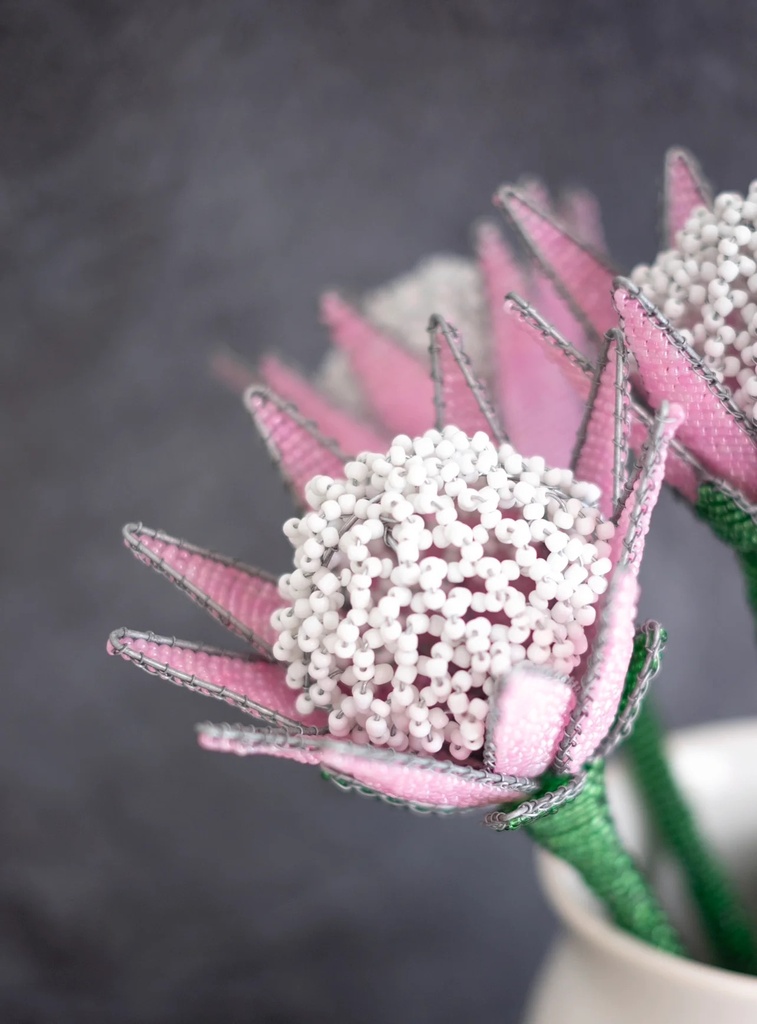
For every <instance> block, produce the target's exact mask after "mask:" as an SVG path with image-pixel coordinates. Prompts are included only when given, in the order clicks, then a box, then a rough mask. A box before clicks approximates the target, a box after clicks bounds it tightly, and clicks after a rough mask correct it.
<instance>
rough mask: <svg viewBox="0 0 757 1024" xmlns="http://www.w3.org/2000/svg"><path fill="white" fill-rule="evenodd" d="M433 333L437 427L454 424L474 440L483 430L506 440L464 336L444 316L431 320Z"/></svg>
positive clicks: (498, 439)
mask: <svg viewBox="0 0 757 1024" xmlns="http://www.w3.org/2000/svg"><path fill="white" fill-rule="evenodd" d="M429 333H430V335H431V374H432V377H433V380H434V385H435V387H434V405H435V407H436V426H437V428H438V429H440V430H441V429H442V427H445V426H448V425H452V426H455V427H458V428H459V429H460V430H464V431H465V433H466V434H468V435H469V436H470V437H472V436H473V435H474V434H475V433H476V432H477V431H479V430H482V431H484V433H486V434H488V435H489V436H490V437H493V438H494V439H495V440H497V441H500V442H501V441H503V440H504V437H505V435H504V431H503V429H502V426H501V425H500V423H499V421H498V419H497V414H496V413H495V411H494V408H493V406H492V404H491V402H490V400H489V396H488V394H487V392H486V388H485V387H484V385H483V384H481V383H480V381H478V380H477V378H476V375H475V372H474V370H473V367H472V365H471V362H470V360H469V359H468V357H467V355H466V354H465V351H464V349H463V345H462V342H461V340H460V335H459V334H458V333H457V331H456V330H455V328H454V327H452V326H451V325H450V324H448V323H447V322H446V321H445V320H444V319H442V317H440V316H433V317H432V318H431V322H430V324H429Z"/></svg>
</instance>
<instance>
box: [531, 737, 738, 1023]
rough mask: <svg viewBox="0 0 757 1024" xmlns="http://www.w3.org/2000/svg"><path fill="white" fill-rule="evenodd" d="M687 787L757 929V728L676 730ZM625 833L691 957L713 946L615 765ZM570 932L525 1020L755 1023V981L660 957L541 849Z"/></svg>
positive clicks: (555, 902)
mask: <svg viewBox="0 0 757 1024" xmlns="http://www.w3.org/2000/svg"><path fill="white" fill-rule="evenodd" d="M668 749H669V752H670V757H671V762H672V765H673V769H674V771H675V774H676V776H677V778H678V780H679V783H680V785H681V788H682V789H683V791H684V793H685V795H686V797H687V798H688V800H689V801H690V806H691V807H692V809H693V810H694V812H695V814H696V817H697V820H698V821H699V823H700V825H701V827H702V829H703V831H704V833H705V834H706V835H707V837H708V839H709V840H710V841H711V843H712V846H713V848H714V849H715V850H717V852H718V853H719V854H720V856H721V857H722V860H723V863H724V864H725V866H726V868H727V870H728V871H729V872H730V874H731V877H732V879H733V880H734V881H735V883H736V884H737V885H738V887H739V889H740V892H741V893H742V895H743V898H744V901H745V904H746V905H747V906H748V907H749V909H750V911H751V913H752V916H753V918H754V920H755V922H757V720H754V719H752V720H745V721H738V722H726V723H718V724H716V725H708V726H704V727H700V728H696V729H687V730H685V731H682V732H679V733H675V734H674V735H673V736H672V737H671V739H670V741H669V747H668ZM608 789H609V793H610V802H611V804H612V808H613V812H614V814H615V817H616V820H617V822H618V827H619V829H620V831H621V833H622V835H623V838H624V839H625V841H626V843H627V845H628V847H629V849H630V850H631V851H632V852H633V853H634V855H635V856H636V857H637V859H638V860H639V861H640V862H641V863H642V864H643V865H644V866H645V868H646V869H647V871H648V872H649V874H650V876H651V878H652V880H653V883H654V885H655V888H656V890H657V892H658V894H659V895H660V897H661V899H662V902H663V903H664V905H665V907H666V908H667V909H668V911H669V913H670V916H671V918H672V919H673V920H674V922H675V923H676V925H678V927H679V928H680V929H681V932H682V934H684V935H685V937H686V940H687V942H688V944H689V946H690V948H692V949H693V950H695V951H696V952H697V953H699V954H701V953H702V951H703V950H704V948H705V947H704V944H703V942H702V939H701V935H700V934H699V932H698V929H697V926H696V923H695V918H694V915H693V913H692V909H691V907H690V905H689V904H688V901H687V899H686V897H685V895H684V893H683V891H682V886H681V885H680V883H679V880H678V876H677V874H676V873H675V872H674V870H673V868H672V865H671V864H670V862H669V861H668V860H667V859H666V857H665V855H664V854H662V853H661V852H660V851H659V849H656V848H655V845H654V843H653V841H652V840H651V838H650V835H649V833H648V830H647V829H646V828H645V824H644V817H643V813H642V811H641V809H640V807H639V803H638V799H637V797H636V795H635V792H634V789H633V787H632V785H631V784H630V781H629V778H628V776H627V774H626V772H625V769H624V767H623V764H622V761H621V762H619V763H617V764H613V765H612V766H611V767H610V768H609V769H608ZM538 866H539V873H540V876H541V880H542V883H543V887H544V890H545V892H546V895H547V898H548V900H549V902H550V903H551V905H552V907H553V909H554V910H555V911H556V913H557V915H558V917H559V918H560V920H561V922H562V926H563V931H562V934H561V936H560V937H559V938H558V940H557V942H556V943H555V946H554V947H553V949H552V952H551V954H550V956H549V958H548V960H547V962H546V963H545V965H544V967H543V969H542V971H541V974H540V975H539V977H538V979H537V981H536V984H535V986H534V990H533V994H532V998H531V1001H530V1004H529V1008H528V1010H527V1013H526V1017H525V1024H679V1022H680V1024H757V978H753V977H747V976H746V975H741V974H735V973H732V972H730V971H724V970H719V969H718V968H715V967H711V966H709V965H707V964H704V963H700V962H696V961H694V960H686V959H683V958H679V957H674V956H671V955H669V954H667V953H661V952H658V951H657V950H655V949H652V948H651V947H650V946H647V945H645V944H644V943H642V942H640V941H639V940H637V939H635V938H633V937H631V936H629V935H627V934H625V933H624V932H622V931H620V930H619V929H618V928H616V927H615V926H614V925H613V924H611V923H610V922H609V921H608V920H607V918H606V917H605V915H604V914H603V912H602V909H601V908H600V907H599V905H598V904H597V902H596V900H595V899H594V898H593V897H592V895H591V893H590V892H589V891H588V889H586V887H585V886H584V885H583V883H582V882H581V880H580V878H579V877H578V875H577V874H576V872H574V871H573V869H572V868H570V867H569V866H568V865H566V864H565V863H563V862H562V861H560V860H558V859H557V858H555V857H553V856H551V855H550V854H548V853H544V852H540V853H539V864H538Z"/></svg>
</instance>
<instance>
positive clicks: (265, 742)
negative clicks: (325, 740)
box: [197, 722, 320, 765]
mask: <svg viewBox="0 0 757 1024" xmlns="http://www.w3.org/2000/svg"><path fill="white" fill-rule="evenodd" d="M197 742H198V743H199V745H200V746H201V747H202V748H203V750H212V751H214V752H215V753H219V754H236V755H237V756H238V757H248V756H249V755H251V754H265V755H266V756H267V757H283V758H286V759H287V760H288V761H299V762H300V764H311V765H315V764H318V761H319V759H320V751H319V750H318V747H317V745H316V742H315V740H314V741H313V742H312V743H311V742H310V741H309V739H308V737H307V736H293V735H291V734H290V733H287V732H285V731H284V730H281V729H279V730H276V729H245V728H242V727H239V726H227V725H214V724H212V723H210V722H206V723H204V724H203V725H201V726H199V727H198V729H197Z"/></svg>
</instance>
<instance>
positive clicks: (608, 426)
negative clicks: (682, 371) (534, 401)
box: [575, 332, 630, 519]
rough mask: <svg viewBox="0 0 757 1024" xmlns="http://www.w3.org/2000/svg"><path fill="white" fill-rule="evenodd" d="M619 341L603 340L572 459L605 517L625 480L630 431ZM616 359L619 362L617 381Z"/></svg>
mask: <svg viewBox="0 0 757 1024" xmlns="http://www.w3.org/2000/svg"><path fill="white" fill-rule="evenodd" d="M615 333H616V334H619V333H620V332H615ZM619 344H623V342H622V338H618V337H614V336H612V334H611V335H610V336H609V338H608V340H607V341H606V343H605V351H604V352H603V354H602V357H601V362H600V366H599V368H598V371H597V372H598V376H597V377H596V379H595V382H594V389H593V392H592V397H591V400H590V403H589V404H588V405H587V408H586V414H587V415H586V420H585V422H584V425H583V427H582V430H583V436H582V438H581V446H580V449H579V451H578V452H577V453H576V459H575V473H576V476H577V477H578V479H579V480H589V481H591V482H592V483H594V484H596V485H597V486H598V487H599V489H600V491H601V494H600V498H599V510H600V512H601V513H602V515H603V516H604V517H605V518H606V519H611V518H612V516H613V515H614V513H615V506H614V502H615V500H617V498H619V497H620V494H621V489H622V486H623V484H624V483H625V479H626V474H625V466H626V462H627V458H628V446H629V434H630V430H629V415H630V410H629V398H630V396H629V392H628V386H627V382H626V371H625V347H623V350H622V352H621V353H619V352H618V345H619ZM619 360H622V362H623V367H622V369H621V370H620V372H621V373H622V376H621V379H620V380H619V379H618V373H619ZM619 402H620V407H619V405H618V403H619ZM618 459H619V460H620V463H619V464H618ZM616 476H617V491H616ZM616 496H617V497H616Z"/></svg>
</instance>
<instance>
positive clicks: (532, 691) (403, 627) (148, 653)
mask: <svg viewBox="0 0 757 1024" xmlns="http://www.w3.org/2000/svg"><path fill="white" fill-rule="evenodd" d="M429 331H430V337H431V346H430V347H431V361H432V374H431V379H432V385H431V388H430V390H426V391H425V392H424V393H423V394H421V395H419V396H418V397H417V401H416V404H417V405H419V406H420V405H421V403H422V402H423V401H424V400H425V401H428V402H429V404H430V407H431V416H432V418H433V422H434V425H433V426H432V427H431V428H428V429H423V430H422V431H416V432H415V433H414V434H412V435H411V434H410V433H401V434H398V435H397V436H395V437H394V438H393V439H392V441H391V443H390V444H388V445H384V446H383V447H381V448H379V449H378V452H376V451H374V450H370V449H369V450H362V451H359V452H358V454H356V455H352V456H350V455H347V454H343V453H342V452H341V451H340V450H339V448H338V447H337V445H336V443H335V442H333V441H331V440H328V439H327V438H326V437H325V436H324V435H323V434H322V433H321V432H320V431H319V430H317V429H316V428H315V427H314V426H313V425H312V424H311V423H309V422H308V421H307V420H305V419H304V418H303V416H302V415H301V414H300V413H299V412H298V411H297V410H296V409H295V408H294V407H293V406H291V405H290V404H288V403H287V402H286V401H284V400H283V399H282V398H281V397H280V396H277V395H276V394H274V393H273V392H271V391H269V390H267V389H265V388H261V387H253V388H252V389H250V390H249V391H248V393H247V395H246V402H247V405H248V408H249V409H250V411H251V413H252V415H253V418H254V420H255V423H256V425H257V427H258V430H259V431H260V433H261V435H262V436H263V438H264V440H265V442H266V444H267V446H268V448H269V450H270V452H271V454H272V456H273V457H274V459H275V461H276V462H277V464H278V465H279V466H280V469H281V472H282V475H283V477H284V479H285V481H286V483H287V484H288V485H289V487H290V489H291V491H292V493H293V495H294V497H295V499H296V501H297V503H298V504H299V506H300V508H301V515H300V516H299V518H296V519H292V520H289V521H288V522H287V523H286V524H285V533H286V535H287V536H288V537H289V539H290V541H291V542H292V545H293V547H294V551H295V553H294V569H293V571H291V572H289V573H287V574H285V575H284V576H282V577H281V579H280V580H279V581H278V582H277V581H275V580H274V579H272V578H270V577H268V576H267V575H266V574H264V573H261V572H259V571H257V570H254V569H250V568H248V567H246V566H244V565H240V564H238V563H235V562H232V561H229V560H227V559H224V558H222V557H220V556H218V555H215V554H213V553H211V552H207V551H203V550H202V549H199V548H197V547H194V546H192V545H189V544H186V543H184V542H181V541H178V540H175V539H173V538H171V537H169V536H167V535H166V534H163V533H161V532H158V531H155V530H150V529H147V528H145V527H143V526H141V525H130V526H127V527H126V528H125V531H124V536H125V540H126V543H127V545H128V546H129V547H130V548H131V549H132V550H133V551H134V553H135V554H136V555H137V556H138V557H139V558H140V559H141V560H143V561H144V562H146V563H148V564H150V565H152V566H153V567H154V568H156V569H158V570H159V571H160V572H161V573H163V574H164V575H166V576H167V577H168V578H169V579H171V580H172V581H173V582H174V583H176V584H177V585H178V586H179V587H180V588H181V589H183V590H184V591H185V592H186V593H187V594H189V596H190V597H191V598H193V599H194V600H195V601H196V602H198V603H199V604H200V605H202V606H203V607H205V608H206V609H207V610H208V611H209V612H210V613H211V614H212V615H214V616H215V617H216V618H217V619H219V620H220V621H221V622H222V624H224V625H225V626H226V627H227V628H229V629H230V630H231V631H232V632H235V633H236V634H238V635H239V636H241V637H243V638H244V639H245V640H246V641H247V642H248V643H249V644H250V646H251V648H252V651H253V654H252V656H249V657H246V656H243V655H237V654H233V653H229V652H225V651H221V650H217V649H213V648H208V647H204V646H199V645H195V644H190V643H186V642H182V641H177V640H174V639H170V638H165V637H159V636H156V635H154V634H152V633H138V632H133V631H130V630H126V629H120V630H116V631H115V632H114V633H113V634H112V635H111V638H110V651H111V653H114V654H119V655H121V656H122V657H124V658H126V659H127V660H130V661H133V662H134V663H135V664H137V665H139V666H140V667H141V668H143V669H145V670H147V671H149V672H152V673H156V674H158V675H160V676H162V677H164V678H166V679H168V680H169V681H171V682H174V683H177V684H179V685H183V686H186V687H189V688H190V689H193V690H197V691H199V692H201V693H204V694H207V695H210V696H213V697H216V698H218V699H221V700H224V701H226V702H227V703H229V704H231V705H232V706H233V707H235V708H236V709H237V710H240V711H243V712H246V713H248V714H250V715H251V716H252V718H253V719H254V720H255V723H254V724H253V725H250V726H227V725H207V724H206V725H203V726H201V727H200V728H199V739H200V743H201V744H202V745H203V746H204V747H206V748H208V749H212V750H219V751H225V752H233V753H236V754H240V755H247V754H270V755H273V756H279V757H287V758H291V759H293V760H296V761H300V762H303V763H307V764H313V765H319V766H320V767H321V769H322V771H323V772H324V773H325V774H326V775H327V776H329V777H331V778H332V779H334V780H335V781H336V782H337V783H338V784H339V785H341V786H343V787H345V788H357V789H358V790H360V791H361V792H365V793H369V794H372V795H376V796H379V797H382V798H383V799H385V800H388V801H390V802H397V803H402V804H405V805H410V806H412V807H414V808H415V809H418V810H426V811H430V810H433V811H453V810H461V809H466V808H473V807H480V806H490V805H495V804H499V805H502V804H508V803H509V804H514V803H518V804H521V803H522V802H523V801H524V800H525V799H526V798H527V797H534V796H536V797H539V798H540V799H542V800H546V801H547V805H548V806H549V805H550V804H554V802H555V801H556V799H557V798H556V797H555V795H554V794H553V793H549V794H547V795H546V796H544V795H543V794H541V790H542V787H543V782H544V779H545V778H546V777H550V778H551V777H554V776H558V777H566V778H567V780H568V782H567V785H566V786H564V787H563V788H564V790H565V795H566V796H567V795H570V794H572V793H575V792H576V791H577V790H578V789H579V788H580V785H581V783H582V781H583V779H584V778H585V769H586V768H587V766H589V765H590V764H591V763H592V762H593V761H595V760H596V759H601V758H602V757H603V756H604V755H605V754H606V753H607V751H608V749H610V747H611V746H612V745H613V744H614V743H615V742H616V741H617V740H618V739H619V738H620V737H621V736H622V735H624V734H625V733H626V732H627V731H628V727H629V723H630V721H631V720H632V718H633V715H634V713H635V709H636V707H637V705H638V699H639V697H640V695H641V693H642V692H643V690H644V688H645V686H646V683H647V682H648V679H649V675H650V673H651V671H652V669H653V667H654V666H655V664H656V661H655V637H656V631H655V630H656V628H655V627H654V626H650V627H649V629H650V636H649V638H648V639H649V644H648V649H649V652H650V653H649V657H648V658H647V661H646V669H645V671H642V672H640V673H639V674H638V678H637V680H636V687H635V689H634V690H633V692H632V693H630V694H629V693H627V692H626V689H625V683H626V677H627V673H628V669H629V663H630V661H631V657H632V653H633V649H634V618H635V611H636V604H637V598H638V583H637V575H638V569H639V562H640V559H641V555H642V550H643V546H644V539H645V535H646V532H647V529H648V525H649V518H650V515H651V512H652V509H653V507H654V505H655V503H656V500H657V496H658V493H659V488H660V485H661V481H662V478H663V474H664V467H665V461H666V456H667V452H668V447H669V445H670V443H671V439H672V435H673V433H674V431H675V429H676V427H677V426H678V424H679V422H680V419H681V414H680V410H679V409H678V408H677V407H668V406H667V404H663V405H662V406H661V408H660V410H659V412H658V414H657V416H656V417H655V419H654V421H653V423H652V425H651V429H650V430H649V432H648V434H647V436H646V438H645V441H644V444H643V447H642V453H641V456H640V458H639V460H638V463H637V464H636V465H635V467H634V469H633V471H630V470H629V457H628V451H629V449H628V445H629V438H630V435H631V429H632V424H633V423H634V422H636V421H635V419H634V414H633V407H632V405H631V403H630V400H629V385H628V374H627V365H626V363H627V360H626V351H625V344H624V341H623V338H622V335H621V334H620V333H615V334H611V335H610V336H609V337H608V339H607V340H606V343H605V346H604V350H603V355H602V358H601V360H600V365H599V369H598V371H597V372H596V374H595V377H594V381H593V384H592V388H591V397H590V401H589V403H588V405H587V409H586V413H585V416H584V419H583V423H582V426H581V430H580V432H579V437H578V441H577V444H576V455H575V459H574V465H575V473H574V472H572V471H571V470H567V469H566V470H562V469H554V468H551V467H549V466H548V465H547V464H546V463H545V461H544V459H543V458H541V457H539V456H532V457H530V458H523V457H522V456H521V455H519V454H518V452H517V451H516V449H515V447H514V446H513V445H512V443H511V442H510V441H509V439H508V438H507V435H506V433H505V430H504V428H503V426H502V424H501V422H500V420H499V417H498V415H497V413H496V412H495V410H494V408H493V406H492V404H491V402H490V400H489V397H488V394H487V392H486V390H485V388H484V387H483V385H482V384H481V383H479V381H478V380H477V379H476V377H475V376H474V371H473V369H472V367H471V364H470V362H469V361H468V359H467V357H466V355H465V353H464V351H463V348H462V344H461V341H460V338H459V336H458V334H457V332H456V331H455V330H454V329H453V328H452V327H451V326H450V325H449V324H448V323H447V322H446V321H445V320H443V319H442V318H441V317H433V318H432V321H431V324H430V327H429ZM395 377H397V378H398V379H399V378H400V377H401V372H398V370H397V368H395ZM346 437H347V440H349V435H346ZM363 437H364V435H358V436H357V437H354V438H353V444H354V445H355V446H356V447H352V448H351V449H350V450H351V451H353V452H355V451H356V450H357V448H359V446H360V444H361V443H362V440H363ZM358 438H359V439H358ZM571 778H572V779H573V780H574V781H573V782H572V783H571V782H570V781H569V780H570V779H571ZM571 786H572V787H573V788H572V790H571Z"/></svg>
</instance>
